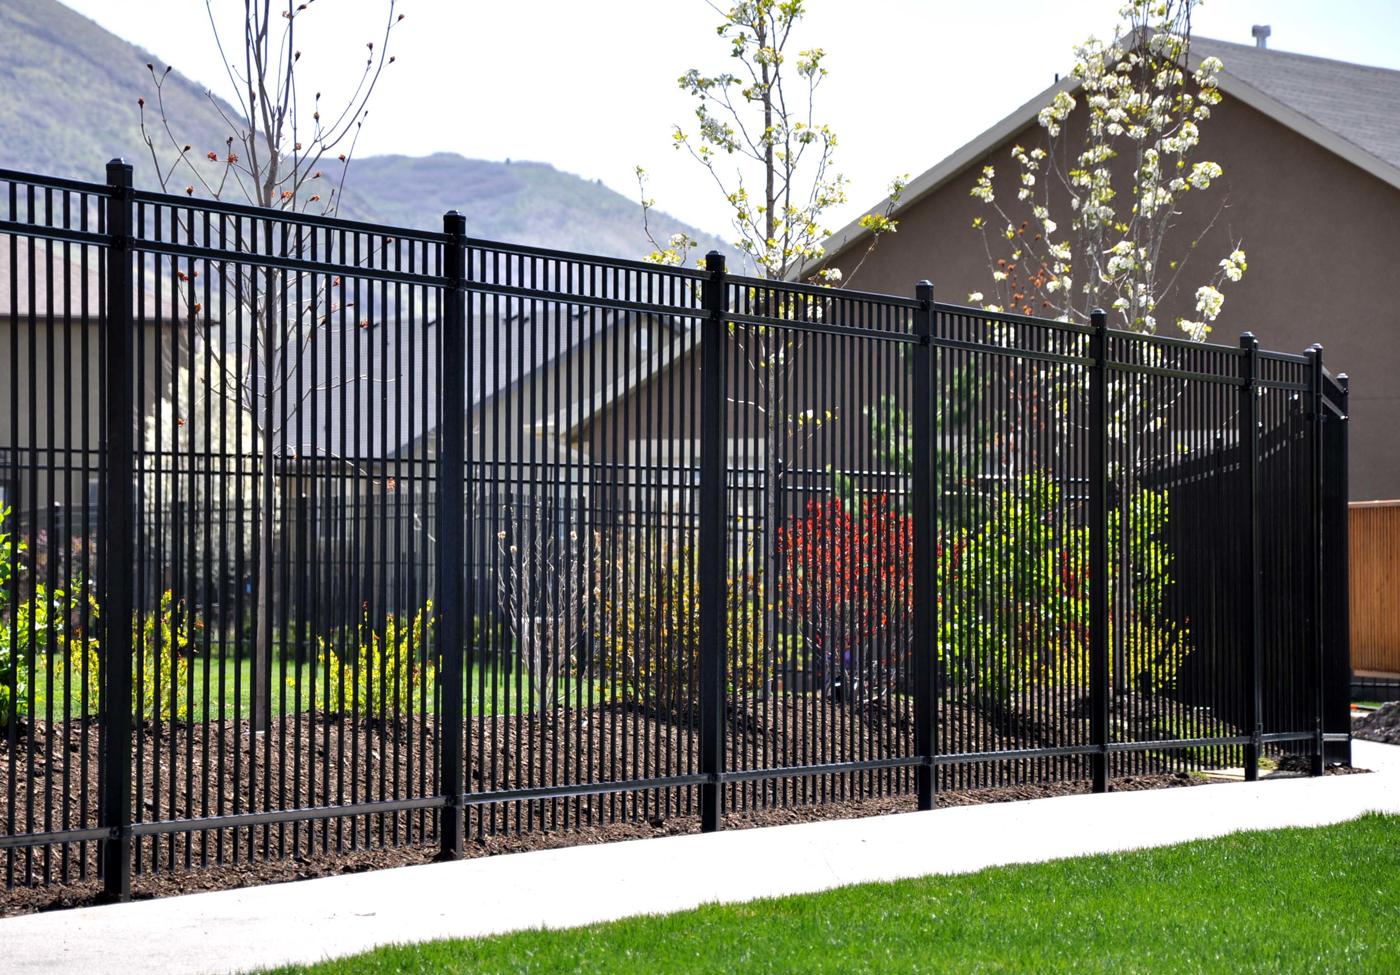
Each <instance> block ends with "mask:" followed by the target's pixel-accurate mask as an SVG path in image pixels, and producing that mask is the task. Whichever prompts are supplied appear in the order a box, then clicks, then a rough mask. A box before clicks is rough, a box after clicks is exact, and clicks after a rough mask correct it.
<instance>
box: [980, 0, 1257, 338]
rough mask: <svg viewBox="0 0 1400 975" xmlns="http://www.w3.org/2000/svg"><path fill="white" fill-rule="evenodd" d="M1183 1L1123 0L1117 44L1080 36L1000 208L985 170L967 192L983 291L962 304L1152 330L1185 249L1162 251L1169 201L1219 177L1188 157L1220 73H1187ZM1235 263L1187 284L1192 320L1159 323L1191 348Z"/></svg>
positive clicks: (1172, 208)
mask: <svg viewBox="0 0 1400 975" xmlns="http://www.w3.org/2000/svg"><path fill="white" fill-rule="evenodd" d="M1197 2H1198V0H1131V2H1129V3H1128V4H1126V5H1125V6H1124V7H1123V8H1122V9H1121V11H1120V16H1121V18H1122V20H1123V23H1122V24H1121V25H1120V28H1119V33H1118V36H1117V39H1115V40H1114V41H1112V42H1109V43H1107V44H1105V43H1104V42H1102V41H1099V40H1097V39H1095V38H1090V39H1089V40H1088V41H1086V42H1085V43H1084V44H1082V45H1080V46H1079V47H1077V48H1076V49H1075V64H1074V70H1073V77H1074V78H1075V79H1076V80H1077V81H1078V83H1079V97H1077V98H1076V96H1075V95H1073V94H1071V93H1070V92H1068V91H1060V92H1058V93H1057V94H1056V95H1055V98H1054V100H1053V101H1052V102H1051V103H1050V104H1049V105H1047V106H1046V107H1045V108H1044V109H1043V110H1041V112H1040V114H1039V117H1038V121H1039V124H1040V128H1041V130H1042V132H1043V133H1044V140H1043V144H1042V145H1039V146H1035V147H1033V148H1031V149H1030V150H1027V149H1026V148H1025V147H1023V146H1020V145H1017V146H1014V147H1013V148H1012V150H1011V157H1012V159H1013V161H1014V163H1015V173H1016V179H1015V181H1014V182H1015V195H1014V201H1011V202H1005V201H1004V196H1003V195H999V194H998V192H997V191H996V189H995V187H994V180H995V177H996V170H995V167H994V166H991V165H988V166H986V167H985V168H984V169H983V171H982V175H981V176H980V177H979V179H978V181H977V185H976V186H975V187H974V188H973V190H972V195H973V196H975V197H977V198H978V199H980V200H982V201H983V202H984V203H985V204H986V205H987V206H988V207H989V208H990V209H991V210H992V212H993V213H994V214H995V220H994V221H993V220H986V219H982V218H978V219H977V220H975V221H974V222H973V227H974V229H975V230H977V232H978V233H979V234H980V235H981V237H982V239H983V242H984V246H985V247H986V252H987V259H988V262H989V264H990V265H991V271H992V286H991V289H990V297H988V296H985V295H983V294H982V293H980V292H979V293H974V294H972V295H970V296H969V297H970V299H971V300H972V301H974V302H980V303H982V304H983V306H984V307H985V308H987V309H988V310H994V311H999V310H1002V309H1006V310H1008V311H1019V312H1021V313H1023V314H1028V315H1041V314H1044V315H1047V316H1049V317H1054V318H1058V319H1061V320H1064V321H1078V322H1087V321H1088V320H1089V312H1090V311H1091V310H1092V309H1093V308H1095V307H1100V306H1102V307H1105V308H1107V309H1109V310H1110V312H1111V314H1112V315H1113V317H1114V322H1113V323H1114V324H1116V325H1117V326H1118V327H1121V328H1126V329H1130V330H1132V331H1136V332H1156V331H1157V330H1158V325H1159V323H1158V307H1159V306H1160V305H1161V304H1162V302H1164V301H1165V300H1167V299H1168V298H1169V297H1171V296H1172V295H1173V294H1175V293H1176V292H1177V291H1178V290H1179V289H1180V288H1181V286H1182V276H1183V275H1184V274H1185V273H1186V272H1187V269H1188V267H1189V266H1191V258H1192V256H1193V252H1194V250H1195V242H1194V241H1190V242H1186V244H1185V246H1182V247H1180V249H1179V250H1180V252H1179V253H1176V252H1174V251H1173V249H1172V247H1171V243H1172V241H1173V240H1174V235H1173V233H1172V231H1173V230H1174V229H1176V227H1177V225H1178V223H1179V218H1180V216H1181V205H1182V203H1183V202H1184V201H1185V200H1186V199H1187V198H1188V197H1195V196H1199V195H1200V194H1202V193H1204V192H1205V191H1206V190H1209V189H1210V187H1211V185H1212V184H1213V183H1214V182H1215V181H1216V180H1218V179H1219V178H1220V177H1221V175H1222V173H1223V170H1222V169H1221V167H1220V165H1219V164H1218V163H1215V162H1212V161H1210V160H1208V159H1201V158H1198V156H1199V152H1200V147H1201V128H1202V126H1204V125H1205V123H1206V121H1207V120H1208V119H1209V118H1210V116H1211V109H1212V107H1213V106H1215V105H1218V104H1219V103H1220V100H1221V95H1220V91H1219V89H1218V87H1217V81H1216V79H1217V76H1218V75H1219V73H1220V71H1221V69H1222V67H1223V65H1222V64H1221V62H1220V60H1219V59H1218V58H1215V57H1207V58H1203V59H1202V60H1201V62H1200V64H1199V66H1198V67H1197V68H1196V70H1195V71H1194V72H1192V71H1190V70H1189V68H1188V55H1189V51H1190V43H1191V14H1192V11H1193V10H1194V8H1195V6H1196V4H1197ZM1081 105H1082V107H1081ZM1076 108H1079V109H1080V111H1079V113H1078V114H1077V115H1076V114H1074V113H1075V110H1076ZM1065 207H1067V208H1068V212H1067V213H1066V212H1062V211H1063V208H1065ZM1221 210H1223V205H1222V207H1221V208H1220V209H1218V210H1217V211H1216V214H1215V217H1214V218H1212V220H1211V221H1210V224H1209V225H1208V226H1207V230H1209V229H1210V227H1212V226H1213V225H1214V224H1215V222H1216V219H1218V217H1219V216H1220V212H1221ZM1062 227H1063V228H1066V229H1067V231H1068V232H1064V231H1062V230H1061V228H1062ZM1246 267H1247V265H1246V263H1245V254H1244V251H1243V250H1242V249H1241V244H1240V242H1239V241H1236V242H1234V243H1233V245H1231V246H1230V248H1229V251H1228V253H1226V254H1225V255H1224V256H1223V257H1222V258H1221V259H1220V260H1219V261H1218V262H1217V263H1216V264H1215V265H1214V266H1212V267H1210V268H1208V269H1207V271H1206V273H1205V275H1204V280H1203V281H1201V282H1200V284H1199V286H1198V287H1197V288H1196V289H1195V293H1194V297H1195V306H1194V307H1195V314H1194V315H1193V316H1190V317H1187V316H1184V315H1183V316H1178V318H1177V319H1176V321H1175V322H1174V323H1173V324H1174V325H1175V326H1176V327H1177V328H1178V329H1179V330H1180V331H1182V332H1184V333H1185V334H1186V336H1187V337H1188V338H1191V339H1194V340H1196V341H1201V340H1204V339H1205V338H1206V336H1207V335H1209V334H1210V331H1211V323H1212V322H1214V321H1215V319H1216V318H1217V317H1218V316H1219V314H1220V310H1221V307H1222V305H1223V304H1224V295H1223V294H1222V292H1221V288H1222V286H1223V285H1224V284H1225V282H1227V281H1238V280H1240V278H1241V277H1242V276H1243V274H1244V272H1245V269H1246Z"/></svg>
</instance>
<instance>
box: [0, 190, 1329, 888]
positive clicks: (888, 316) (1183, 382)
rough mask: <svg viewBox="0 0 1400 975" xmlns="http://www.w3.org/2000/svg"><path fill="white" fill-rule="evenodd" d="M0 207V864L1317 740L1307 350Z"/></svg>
mask: <svg viewBox="0 0 1400 975" xmlns="http://www.w3.org/2000/svg"><path fill="white" fill-rule="evenodd" d="M0 209H2V210H3V213H2V214H0V216H3V219H0V328H3V329H4V331H0V376H3V377H4V383H3V385H2V386H0V401H3V402H4V403H5V404H6V409H5V418H4V420H3V422H0V437H3V441H2V442H0V461H2V462H3V463H0V491H3V495H2V497H3V507H4V508H5V509H6V515H5V519H4V521H3V522H2V523H0V534H3V535H4V536H5V538H4V540H3V541H0V593H3V595H0V728H3V735H0V738H3V740H2V741H0V779H3V781H2V782H0V851H3V852H2V853H0V856H3V860H4V870H5V883H6V885H7V886H15V885H33V884H50V883H65V882H70V881H73V880H77V879H86V878H90V877H97V876H100V877H101V878H102V880H103V883H104V885H105V887H106V889H107V891H108V892H109V893H110V894H111V895H112V896H114V897H122V896H125V895H126V894H127V892H128V891H129V890H130V883H131V874H132V872H133V871H136V872H146V871H162V870H185V869H191V868H196V867H201V866H206V865H212V864H222V863H230V862H248V861H252V860H258V859H266V858H282V857H289V856H314V855H318V854H326V853H334V852H338V851H344V850H351V849H360V848H365V847H377V846H382V845H392V844H406V843H436V844H440V845H441V848H442V850H443V852H444V854H445V855H448V856H457V855H460V854H461V853H462V851H463V845H464V843H466V842H468V841H469V840H471V839H473V838H480V837H484V836H487V835H489V834H493V833H500V832H503V831H512V832H514V831H525V830H539V829H570V828H574V827H578V826H585V825H599V824H607V823H615V822H622V821H632V820H651V819H656V818H666V817H673V816H697V817H699V819H700V821H701V823H702V825H703V828H705V829H715V828H718V827H719V826H720V825H721V823H722V821H723V816H724V814H725V813H726V812H728V811H733V810H745V809H756V808H766V807H772V806H789V805H796V804H805V803H814V802H826V801H831V800H839V799H852V798H866V797H872V796H891V795H904V794H908V795H910V796H911V797H912V801H915V802H917V804H918V806H919V807H920V808H930V807H932V806H933V805H934V804H935V803H936V801H937V794H938V792H939V791H940V790H958V789H968V788H981V787H995V786H1000V785H1006V784H1010V783H1021V782H1053V781H1059V780H1066V779H1084V780H1086V781H1089V782H1092V785H1093V787H1094V788H1095V789H1098V790H1104V789H1107V788H1109V787H1110V785H1111V782H1112V780H1113V778H1114V777H1116V776H1121V775H1136V774H1149V773H1154V772H1165V771H1177V770H1182V769H1200V768H1207V767H1230V766H1233V767H1243V768H1244V770H1245V774H1246V775H1247V776H1248V777H1250V778H1253V777H1255V776H1257V774H1258V771H1259V768H1260V765H1261V763H1267V762H1268V761H1271V760H1279V759H1281V758H1283V757H1285V756H1306V757H1307V758H1308V759H1309V761H1310V767H1311V769H1312V771H1313V772H1314V774H1316V773H1319V772H1320V771H1321V769H1322V763H1323V759H1324V755H1325V754H1329V753H1331V754H1334V755H1335V757H1339V758H1344V757H1345V755H1346V751H1347V748H1348V745H1347V743H1348V741H1349V738H1348V731H1347V724H1346V715H1345V704H1346V694H1347V683H1348V677H1349V674H1348V672H1347V653H1346V651H1347V645H1346V644H1347V632H1348V629H1347V621H1346V612H1347V601H1346V598H1345V592H1346V589H1345V568H1344V567H1345V550H1346V535H1345V532H1346V527H1345V526H1346V521H1345V507H1344V499H1345V497H1346V489H1345V488H1346V485H1345V474H1346V454H1345V450H1346V435H1345V430H1346V426H1345V422H1344V421H1345V419H1346V396H1347V389H1346V382H1345V378H1344V377H1341V378H1338V379H1334V378H1333V377H1332V376H1331V375H1330V374H1329V373H1327V372H1326V370H1324V368H1323V365H1322V354H1321V350H1320V348H1315V349H1312V350H1309V351H1308V352H1307V353H1306V354H1303V355H1294V354H1286V353H1273V352H1265V351H1261V350H1260V349H1259V348H1258V346H1257V344H1256V343H1255V342H1253V341H1252V340H1251V339H1249V338H1248V337H1246V340H1245V341H1244V343H1243V344H1242V345H1241V346H1240V347H1239V348H1233V347H1223V346H1214V345H1204V344H1195V343H1189V342H1184V341H1179V340H1173V339H1167V338H1161V337H1156V336H1143V335H1135V334H1129V333H1123V332H1118V331H1114V330H1111V329H1108V328H1107V327H1106V325H1105V322H1104V318H1103V316H1102V315H1095V316H1094V318H1093V321H1092V323H1090V324H1087V325H1085V324H1076V323H1067V322H1054V321H1046V320H1042V319H1036V318H1027V317H1022V316H1017V315H1009V314H1000V313H990V312H985V311H982V310H978V309H973V308H963V307H958V306H954V305H945V304H942V303H937V302H935V301H934V298H933V291H932V288H931V286H928V285H926V284H921V285H919V287H918V288H917V289H916V290H915V293H914V294H913V295H912V296H910V297H894V296H889V295H874V294H861V293H856V292H852V291H848V290H831V289H825V288H818V287H811V286H807V285H800V284H789V283H783V282H774V281H767V280H758V279H753V278H748V277H742V276H738V275H731V274H728V273H727V272H726V270H725V267H724V262H723V259H722V258H720V257H719V256H718V255H713V256H711V257H710V258H709V261H708V266H707V269H706V270H703V271H697V270H690V269H685V268H677V267H660V266H655V265H651V264H646V263H639V262H632V261H623V260H614V259H607V258H599V257H589V256H585V255H579V254H567V253H559V252H552V251H546V250H540V249H536V248H526V247H517V246H513V245H508V244H498V243H488V242H483V241H478V240H474V239H471V238H468V237H467V236H466V235H465V227H464V226H463V222H462V219H461V218H460V217H459V216H457V215H455V214H449V215H448V216H447V217H446V218H445V221H444V230H443V232H441V233H427V232H422V231H412V230H401V229H390V228H384V227H378V226H370V225H365V224H358V223H353V222H350V221H342V220H330V219H324V218H318V217H312V216H306V215H301V214H294V213H286V212H274V211H267V210H259V209H254V208H249V207H243V206H235V205H228V204H223V203H211V202H206V201H195V200H188V199H180V198H171V197H166V196H161V195H156V194H151V193H146V192H143V191H137V190H134V189H132V186H131V171H130V169H129V167H124V166H121V165H113V166H110V167H109V170H108V182H107V184H105V185H89V184H84V183H78V182H73V181H68V180H59V179H51V178H47V177H40V176H33V175H27V174H22V173H14V172H3V171H0ZM1339 579H1340V580H1341V581H1340V582H1338V580H1339Z"/></svg>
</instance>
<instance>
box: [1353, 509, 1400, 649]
mask: <svg viewBox="0 0 1400 975" xmlns="http://www.w3.org/2000/svg"><path fill="white" fill-rule="evenodd" d="M1349 518H1350V522H1351V524H1350V528H1351V666H1352V670H1353V671H1355V672H1356V674H1357V675H1358V676H1373V675H1387V676H1391V675H1400V500H1395V501H1354V502H1352V504H1351V508H1350V512H1349Z"/></svg>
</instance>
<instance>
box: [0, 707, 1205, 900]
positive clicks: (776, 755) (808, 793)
mask: <svg viewBox="0 0 1400 975" xmlns="http://www.w3.org/2000/svg"><path fill="white" fill-rule="evenodd" d="M1128 711H1131V712H1133V713H1134V714H1148V715H1150V714H1151V711H1152V709H1151V707H1146V706H1143V704H1142V702H1138V703H1137V704H1136V705H1134V706H1133V707H1131V708H1128V709H1127V710H1125V711H1124V712H1123V714H1124V717H1122V718H1119V717H1118V716H1117V715H1115V727H1116V728H1117V729H1119V730H1118V732H1117V733H1129V734H1131V733H1132V732H1133V729H1132V728H1131V727H1130V726H1129V725H1128V721H1127V713H1128ZM561 715H562V712H556V714H555V717H554V718H553V719H551V720H549V721H540V720H537V719H536V718H533V717H530V716H500V717H494V718H478V719H473V720H472V721H471V722H470V724H469V729H470V733H469V735H468V741H467V747H468V749H469V751H470V754H471V756H472V761H471V763H470V766H469V773H468V774H469V782H468V788H469V790H470V791H473V792H480V791H495V790H501V789H511V788H529V787H537V786H541V785H547V784H550V783H558V782H608V781H618V780H632V779H640V778H651V777H659V776H670V775H683V774H688V773H691V772H693V771H695V763H696V761H697V758H698V754H697V751H698V745H697V741H698V736H697V735H696V734H695V733H694V732H693V730H692V728H691V724H692V723H691V722H689V721H687V720H675V719H667V718H665V717H662V716H658V715H655V714H652V713H648V712H646V711H644V710H642V709H640V708H638V707H635V706H625V705H597V706H594V707H591V708H574V709H571V710H570V712H569V714H568V717H567V720H565V719H564V718H563V717H562V716H561ZM97 730H98V729H97V726H96V725H95V724H90V723H89V724H86V725H85V724H84V722H83V721H72V722H62V723H56V724H54V725H53V726H46V725H44V724H43V723H42V722H36V723H35V724H34V725H33V726H32V727H28V728H26V729H25V733H24V735H23V736H22V737H21V738H20V743H19V747H18V748H17V749H16V751H15V752H14V753H12V752H11V751H10V750H9V746H8V743H7V742H6V741H4V740H3V739H0V829H3V828H4V826H5V824H6V823H8V822H9V816H10V808H9V796H8V792H9V782H10V776H11V774H12V772H13V774H14V776H15V782H16V785H17V792H18V795H17V799H18V801H17V802H16V803H15V809H14V815H15V827H16V831H17V832H35V831H45V830H57V829H64V828H76V827H79V826H83V825H92V824H94V823H96V821H97V804H98V791H97V771H98V768H99V752H98V734H97ZM138 739H139V741H140V748H139V762H137V763H134V768H133V776H134V779H135V780H136V781H137V782H139V783H140V789H139V792H138V793H137V809H138V815H137V818H138V820H146V821H151V820H177V819H186V818H200V817H206V816H210V815H216V814H220V813H222V814H224V815H228V814H232V813H235V812H245V811H248V810H250V809H252V810H257V809H264V808H272V809H279V808H307V807H316V806H327V805H344V804H346V803H350V802H356V801H358V802H366V801H377V800H380V799H392V798H408V797H412V796H423V795H430V794H432V791H433V788H434V785H433V782H434V778H435V776H434V769H435V768H436V762H437V749H438V741H437V730H436V725H435V720H434V719H433V718H432V717H428V718H426V719H425V718H420V717H412V718H402V717H401V718H399V719H396V720H377V721H376V720H365V719H360V720H351V719H350V718H349V717H346V716H340V715H326V714H319V713H306V714H301V715H295V716H286V717H282V718H279V719H277V720H276V722H275V724H274V726H273V728H272V730H271V731H270V732H269V733H267V734H254V733H253V731H252V729H251V728H250V726H249V724H248V723H247V722H246V721H227V722H224V723H223V724H222V725H221V724H220V723H218V722H213V723H210V724H208V725H205V724H193V725H191V724H183V723H179V724H170V723H166V724H165V725H163V726H158V725H155V724H150V723H148V724H147V725H145V726H144V727H143V728H142V729H140V731H139V736H138ZM1087 740H1088V728H1087V715H1086V714H1085V712H1084V708H1083V706H1082V702H1068V703H1066V704H1065V705H1063V706H1061V707H1059V708H1058V709H1057V708H1049V707H1045V706H1044V705H1043V704H1042V705H1040V706H1039V707H1038V708H1032V707H1029V706H1024V707H1023V708H1020V709H1018V712H1017V713H1016V714H998V713H996V712H995V711H994V710H992V709H988V708H986V707H985V706H983V705H980V704H977V703H973V702H968V701H957V700H952V701H945V702H944V703H943V704H942V705H941V707H940V725H939V749H940V753H944V754H946V753H953V752H971V751H982V750H990V749H1010V748H1036V747H1054V746H1058V745H1064V744H1074V743H1077V742H1083V741H1087ZM726 750H727V756H728V758H727V766H728V767H729V768H768V767H787V766H800V765H812V764H824V763H837V762H847V761H860V760H868V759H880V758H887V757H897V756H900V755H905V754H908V753H909V752H910V751H911V750H912V731H911V726H910V716H909V713H908V711H907V702H903V703H902V705H901V706H900V707H894V706H891V705H890V704H886V703H876V704H861V705H853V704H846V703H839V702H831V701H814V700H813V699H812V698H811V697H810V696H809V697H805V698H796V697H794V698H778V699H770V700H768V701H761V702H755V703H753V704H752V705H750V706H749V707H748V708H745V709H743V710H739V711H736V712H734V713H731V715H730V716H729V721H728V722H727V728H726ZM1112 771H1113V775H1114V781H1113V788H1115V789H1118V790H1126V789H1143V788H1162V787H1167V786H1183V785H1195V784H1198V780H1197V779H1194V778H1192V777H1191V776H1189V775H1186V774H1184V773H1182V772H1181V771H1179V767H1178V766H1177V765H1175V764H1174V760H1173V759H1172V758H1171V757H1170V756H1162V755H1153V754H1136V755H1115V756H1114V762H1113V767H1112ZM1087 773H1088V765H1087V760H1086V759H1085V758H1083V757H1072V758H1052V759H1036V760H1020V761H1002V762H977V763H968V764H963V765H953V766H945V767H942V768H940V770H939V797H940V798H939V801H940V804H941V805H945V806H948V805H969V804H974V803H983V802H1006V801H1013V800H1019V799H1033V798H1044V797H1047V796H1057V795H1070V794H1075V793H1081V792H1087V791H1088V788H1089V786H1088V782H1087V781H1086V779H1087ZM912 782H913V770H912V769H888V770H877V771H870V772H861V773H843V774H839V775H826V776H808V777H798V778H790V779H782V780H775V781H765V782H757V781H755V782H746V783H741V784H735V785H731V786H729V787H727V798H726V804H727V808H729V809H730V810H731V812H730V814H729V815H728V816H727V818H726V826H727V827H730V828H746V827H755V826H771V825H780V824H783V823H794V822H804V821H809V820H817V819H838V818H847V817H854V816H872V815H880V814H884V813H891V812H902V811H908V810H912V809H913V799H912V797H911V796H910V792H911V787H912ZM221 791H222V797H223V802H222V806H220V804H219V797H220V793H221ZM27 797H32V800H33V809H32V819H31V818H30V817H31V809H30V806H29V803H28V801H27ZM696 813H697V810H696V809H695V808H694V792H693V790H692V789H687V788H670V789H652V790H646V791H642V792H636V793H630V794H628V793H613V794H607V795H602V796H590V797H569V798H555V799H539V800H531V801H514V802H508V803H498V804H494V805H488V806H480V807H472V808H471V809H469V813H468V835H469V837H470V841H469V848H468V855H469V856H486V855H493V854H497V853H513V852H520V851H524V850H536V849H548V848H552V847H558V846H570V845H575V844H579V843H596V842H611V841H617V840H626V839H637V838H643V837H651V836H665V835H673V834H677V833H688V832H695V831H697V830H698V829H699V820H698V818H697V815H696ZM435 817H436V811H434V810H418V811H413V812H397V813H382V814H362V815H358V816H355V817H353V818H348V819H325V820H320V821H317V822H314V823H298V824H280V825H273V826H254V827H247V826H245V827H241V828H239V829H231V828H223V829H206V830H203V831H198V832H187V833H180V834H165V835H161V836H157V837H144V838H138V839H137V842H136V858H137V860H136V862H137V864H138V873H137V876H136V878H135V880H134V882H133V887H134V895H135V896H138V897H156V896H166V895H169V894H175V893H186V892H190V891H197V890H216V889H226V888H231V887H241V886H247V885H250V884H259V883H271V882H278V881H287V880H299V879H306V878H309V877H317V876H325V875H328V874H336V873H345V872H353V871H359V870H372V869H380V868H384V867H392V866H403V865H407V864H413V863H423V862H426V861H428V860H430V859H432V857H433V856H434V854H435V852H436V848H435V846H434V843H433V840H434V834H435ZM31 823H32V825H29V826H28V828H26V826H27V824H31ZM230 861H231V862H230ZM80 867H85V869H86V877H87V878H93V877H95V867H96V844H95V843H87V844H81V845H79V844H68V845H66V846H55V847H49V848H39V849H34V850H26V851H14V852H3V851H0V915H4V914H13V913H25V912H29V911H34V910H46V909H51V908H55V907H69V906H75V905H78V904H84V903H92V902H93V900H94V899H95V897H96V896H97V892H98V889H99V888H98V884H97V882H96V881H95V880H93V879H80V870H79V868H80ZM6 874H8V876H9V878H10V881H11V882H12V883H14V884H17V885H20V886H18V887H16V889H14V890H12V891H9V892H5V891H4V890H3V885H4V884H5V879H4V878H5V875H6ZM30 884H32V885H36V886H26V885H30Z"/></svg>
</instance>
